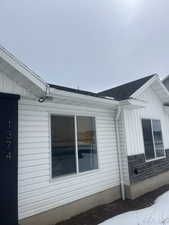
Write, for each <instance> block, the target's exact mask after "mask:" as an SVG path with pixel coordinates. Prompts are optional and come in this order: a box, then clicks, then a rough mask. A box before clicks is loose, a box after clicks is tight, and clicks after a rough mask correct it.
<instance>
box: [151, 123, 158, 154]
mask: <svg viewBox="0 0 169 225" xmlns="http://www.w3.org/2000/svg"><path fill="white" fill-rule="evenodd" d="M151 132H152V137H153V146H154V156H155V158H157V154H156V147H155V140H154V132H153V120H151Z"/></svg>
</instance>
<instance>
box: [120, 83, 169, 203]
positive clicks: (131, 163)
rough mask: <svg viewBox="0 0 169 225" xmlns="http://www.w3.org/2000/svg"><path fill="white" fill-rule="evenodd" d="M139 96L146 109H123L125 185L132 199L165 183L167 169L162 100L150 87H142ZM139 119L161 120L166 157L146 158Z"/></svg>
mask: <svg viewBox="0 0 169 225" xmlns="http://www.w3.org/2000/svg"><path fill="white" fill-rule="evenodd" d="M139 99H140V100H143V101H146V107H145V108H141V109H135V110H125V111H124V123H125V132H126V143H127V154H128V167H129V182H130V184H129V185H128V186H127V197H128V198H131V199H133V198H136V197H138V196H140V195H142V194H144V193H146V192H148V191H152V190H154V189H156V188H158V187H159V186H160V185H161V186H162V185H164V184H166V183H167V181H165V180H164V179H163V175H165V173H167V172H168V171H169V158H168V149H169V130H168V127H169V116H168V114H167V113H166V112H165V111H164V108H163V104H162V102H161V101H160V99H159V97H158V96H157V95H156V94H155V92H154V91H153V90H152V89H151V87H150V88H148V89H147V90H145V91H144V93H142V95H140V97H139ZM142 118H147V119H159V120H160V121H161V127H162V135H163V142H164V149H165V154H166V157H164V158H162V159H154V160H150V161H146V159H145V155H144V140H143V133H142V123H141V119H142ZM158 180H160V182H158ZM168 182H169V181H168Z"/></svg>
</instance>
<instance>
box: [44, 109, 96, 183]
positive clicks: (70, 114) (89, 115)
mask: <svg viewBox="0 0 169 225" xmlns="http://www.w3.org/2000/svg"><path fill="white" fill-rule="evenodd" d="M51 116H71V117H74V126H75V157H76V159H75V160H76V172H75V173H72V174H65V175H60V176H58V177H57V176H56V177H52V136H51ZM79 116H84V117H92V118H94V121H95V132H96V148H97V165H98V167H97V168H96V169H93V170H88V171H84V172H80V171H79V163H78V140H77V117H79ZM48 118H49V132H50V133H49V138H50V140H49V147H50V182H54V181H56V180H57V181H59V180H60V179H64V178H72V177H75V176H83V175H87V174H91V173H92V174H93V173H96V172H98V170H100V160H99V151H98V138H97V118H96V116H95V115H93V114H92V115H91V114H88V113H87V114H72V113H65V112H64V113H61V112H58V113H55V112H51V113H49V115H48Z"/></svg>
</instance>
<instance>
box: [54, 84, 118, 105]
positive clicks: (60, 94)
mask: <svg viewBox="0 0 169 225" xmlns="http://www.w3.org/2000/svg"><path fill="white" fill-rule="evenodd" d="M50 97H53V98H57V99H66V100H67V101H68V100H70V102H72V101H74V102H76V101H77V102H79V101H82V102H89V103H90V104H91V103H93V104H98V105H100V106H101V105H102V106H105V107H107V108H113V107H115V106H117V105H119V102H118V101H116V100H110V99H105V98H99V97H94V96H90V95H83V94H79V93H78V94H76V93H70V92H67V91H63V90H57V89H55V88H50Z"/></svg>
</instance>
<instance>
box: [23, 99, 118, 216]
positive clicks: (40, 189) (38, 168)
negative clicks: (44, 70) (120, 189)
mask: <svg viewBox="0 0 169 225" xmlns="http://www.w3.org/2000/svg"><path fill="white" fill-rule="evenodd" d="M50 113H52V114H53V113H56V114H70V115H74V114H78V115H92V116H95V117H96V132H97V147H98V158H99V169H98V170H95V171H89V172H85V173H81V174H75V175H70V176H66V177H60V178H55V179H51V158H50V157H51V147H50ZM113 118H114V115H113V112H112V110H104V109H97V108H95V109H94V108H88V107H78V106H73V105H69V106H68V105H61V104H60V105H59V104H55V103H38V102H36V101H30V100H24V99H22V100H21V101H20V104H19V218H20V219H23V218H26V217H29V216H32V215H35V214H38V213H41V212H44V211H46V210H49V209H52V208H55V207H59V206H62V205H65V204H68V203H71V202H73V201H76V200H79V199H81V198H85V197H87V196H90V195H92V194H95V193H98V192H101V191H104V190H106V189H110V188H112V187H115V186H118V185H119V169H118V160H117V151H116V135H115V124H114V119H113Z"/></svg>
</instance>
